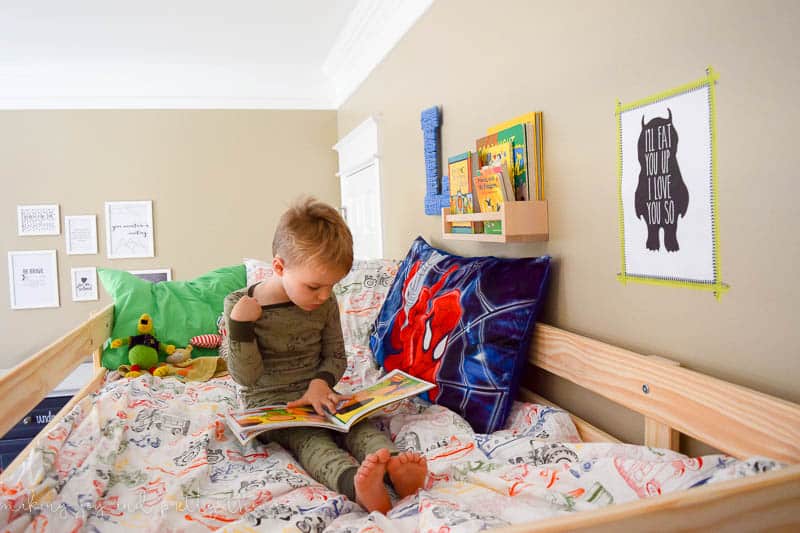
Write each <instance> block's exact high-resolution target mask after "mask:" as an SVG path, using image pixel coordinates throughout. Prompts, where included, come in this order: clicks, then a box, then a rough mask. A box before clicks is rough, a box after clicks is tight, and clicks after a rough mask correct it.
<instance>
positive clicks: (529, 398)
mask: <svg viewBox="0 0 800 533" xmlns="http://www.w3.org/2000/svg"><path fill="white" fill-rule="evenodd" d="M518 395H519V398H520V399H521V400H523V401H526V402H531V403H538V404H540V405H549V406H550V407H555V408H556V409H562V410H563V411H567V410H566V409H563V408H561V407H559V406H558V405H556V404H554V403H553V402H551V401H550V400H547V399H546V398H543V397H541V396H539V395H538V394H536V393H534V392H531V391H529V390H528V389H526V388H525V387H520V388H519V393H518ZM567 412H568V413H569V411H567ZM569 416H570V417H571V418H572V422H573V423H574V424H575V427H576V428H577V429H578V434H579V435H580V436H581V440H583V442H616V443H620V442H622V441H620V440H619V439H617V438H616V437H614V436H613V435H609V434H608V433H606V432H605V431H603V430H602V429H599V428H597V427H595V426H593V425H592V424H590V423H589V422H587V421H586V420H584V419H582V418H580V417H579V416H575V415H573V414H572V413H569Z"/></svg>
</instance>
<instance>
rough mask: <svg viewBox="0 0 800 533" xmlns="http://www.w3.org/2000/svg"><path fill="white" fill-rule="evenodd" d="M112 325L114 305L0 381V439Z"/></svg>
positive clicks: (101, 341)
mask: <svg viewBox="0 0 800 533" xmlns="http://www.w3.org/2000/svg"><path fill="white" fill-rule="evenodd" d="M113 321H114V304H110V305H108V306H107V307H105V308H104V309H102V310H100V311H99V312H98V313H97V314H96V315H94V316H93V317H92V318H90V319H89V320H88V321H86V322H84V323H83V324H81V325H80V326H78V327H76V328H75V329H73V330H72V331H70V332H69V333H67V334H66V335H64V336H63V337H61V338H60V339H58V340H57V341H55V342H54V343H53V344H51V345H50V346H48V347H46V348H44V349H42V350H40V351H39V352H38V353H37V354H35V355H33V356H31V357H29V358H28V359H26V360H25V361H23V362H21V363H20V364H18V365H17V366H15V367H14V368H12V369H11V370H10V371H9V372H8V373H7V374H6V375H5V376H3V377H2V378H0V398H3V412H2V413H0V435H5V434H6V432H8V430H9V429H11V428H12V427H13V426H14V425H15V424H16V423H17V422H19V420H20V419H21V418H22V417H23V416H25V414H26V413H28V412H29V411H30V410H31V409H33V408H34V407H36V405H37V404H38V403H39V402H40V401H41V400H42V399H43V398H44V397H45V396H47V394H48V393H49V392H50V391H51V390H53V389H54V388H55V387H56V386H57V385H58V384H59V383H61V381H63V380H64V378H66V377H67V376H68V375H69V373H70V372H72V370H73V369H74V368H75V367H76V366H78V365H79V364H80V363H81V362H82V361H83V360H84V359H85V358H86V356H87V355H89V354H90V353H92V352H94V351H95V350H96V349H98V348H99V347H101V346H102V345H103V342H105V340H106V339H107V338H108V336H109V335H110V334H111V325H112V323H113ZM20 391H25V393H24V394H20Z"/></svg>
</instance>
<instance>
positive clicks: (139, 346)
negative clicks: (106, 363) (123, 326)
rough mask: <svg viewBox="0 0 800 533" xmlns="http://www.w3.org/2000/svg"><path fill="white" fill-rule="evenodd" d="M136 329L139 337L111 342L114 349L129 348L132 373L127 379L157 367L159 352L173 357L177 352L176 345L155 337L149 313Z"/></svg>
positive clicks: (129, 373)
mask: <svg viewBox="0 0 800 533" xmlns="http://www.w3.org/2000/svg"><path fill="white" fill-rule="evenodd" d="M136 329H137V331H139V335H134V336H132V337H127V338H125V339H114V340H113V341H111V347H112V348H119V347H120V346H122V345H123V344H124V345H126V346H128V361H130V363H131V371H130V372H128V373H127V374H125V377H127V378H132V377H136V376H140V375H141V373H142V372H141V371H142V370H150V369H152V368H153V367H155V366H157V365H158V352H159V351H161V352H164V353H165V354H167V355H172V353H173V352H174V351H175V345H174V344H164V343H162V342H159V341H158V339H156V338H155V337H154V336H153V320H152V319H151V318H150V315H148V314H147V313H144V314H143V315H142V316H140V317H139V323H138V324H137V326H136Z"/></svg>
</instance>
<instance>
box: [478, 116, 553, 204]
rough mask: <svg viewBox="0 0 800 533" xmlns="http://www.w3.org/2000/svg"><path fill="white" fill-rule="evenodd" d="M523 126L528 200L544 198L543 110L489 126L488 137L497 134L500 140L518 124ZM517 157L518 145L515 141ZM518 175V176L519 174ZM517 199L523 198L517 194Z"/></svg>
mask: <svg viewBox="0 0 800 533" xmlns="http://www.w3.org/2000/svg"><path fill="white" fill-rule="evenodd" d="M520 125H521V126H523V128H524V130H525V152H526V159H525V163H526V165H527V166H526V173H525V174H526V180H527V186H528V198H526V199H528V200H544V199H545V195H544V164H543V161H544V159H543V154H544V119H543V114H542V112H541V111H534V112H531V113H527V114H525V115H521V116H519V117H516V118H513V119H511V120H508V121H506V122H501V123H500V124H496V125H494V126H492V127H490V128H489V130H488V132H487V133H488V135H487V137H488V138H491V137H493V136H494V135H496V136H497V138H498V142H502V140H503V139H505V138H507V136H508V135H510V134H511V133H510V132H511V131H514V128H515V127H517V126H520ZM514 149H515V157H516V154H517V145H516V142H515V143H514ZM517 177H518V176H517ZM516 199H517V200H520V199H521V198H520V197H519V196H517V198H516Z"/></svg>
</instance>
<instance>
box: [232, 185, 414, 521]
mask: <svg viewBox="0 0 800 533" xmlns="http://www.w3.org/2000/svg"><path fill="white" fill-rule="evenodd" d="M272 254H273V259H272V268H273V271H274V275H273V276H271V277H269V278H267V279H266V280H264V281H262V282H260V283H257V284H255V285H252V286H250V287H247V288H246V289H242V290H239V291H235V292H233V293H231V294H229V295H228V297H227V298H226V299H225V322H226V325H227V327H228V332H229V341H228V342H229V355H228V370H229V371H230V374H231V376H232V377H233V380H234V381H235V382H236V383H237V384H238V385H239V393H240V396H241V398H242V400H243V403H244V404H245V405H246V406H247V407H257V406H261V405H270V404H277V403H288V406H289V407H295V406H300V405H311V406H313V408H314V410H315V411H316V412H317V413H319V414H320V415H321V414H323V409H327V410H328V411H329V412H334V411H335V410H336V405H337V404H338V403H339V402H340V401H341V400H343V399H345V398H344V397H342V396H340V395H339V394H337V393H335V392H334V391H333V389H332V387H333V386H334V385H335V384H336V383H337V382H338V381H339V379H340V378H341V377H342V374H343V373H344V370H345V367H346V366H347V359H346V356H345V351H344V341H343V339H342V328H341V324H340V322H339V307H338V305H337V302H336V297H335V295H334V294H333V285H334V284H335V283H336V282H338V281H339V280H340V279H342V278H343V277H344V276H345V275H346V274H347V273H348V272H349V271H350V268H351V266H352V264H353V238H352V235H351V234H350V230H349V229H348V228H347V224H346V223H345V221H344V220H343V219H342V217H341V216H340V215H339V213H338V212H337V211H336V210H335V209H334V208H333V207H331V206H329V205H327V204H324V203H322V202H319V201H317V200H314V199H313V198H308V199H304V200H301V201H299V202H297V203H295V204H294V205H293V206H292V207H290V208H289V210H288V211H286V212H285V213H284V214H283V215H282V216H281V218H280V221H279V222H278V227H277V229H276V230H275V236H274V238H273V241H272ZM334 434H335V435H334ZM262 437H264V440H265V441H273V442H277V443H278V444H280V445H281V446H283V447H284V448H286V449H288V450H289V451H291V453H292V454H294V456H295V457H296V458H297V459H298V461H299V463H300V464H301V465H302V466H303V468H305V469H306V470H307V471H308V472H309V474H311V476H312V477H313V478H314V479H316V480H317V481H319V482H320V483H322V484H324V485H325V486H327V487H328V488H330V489H332V490H335V491H338V492H340V493H342V494H344V495H346V496H347V497H348V498H350V499H351V500H352V501H356V502H358V503H359V504H360V505H361V506H362V507H364V508H365V509H367V510H368V511H379V512H382V513H386V512H387V511H389V510H390V509H391V501H390V499H389V493H388V492H387V490H386V486H385V485H384V475H385V474H387V473H388V475H389V479H390V480H391V481H392V484H393V485H394V488H395V490H396V491H397V493H398V495H399V496H400V497H405V496H408V495H410V494H414V493H415V492H416V491H417V490H418V489H419V488H420V487H421V486H422V484H423V482H424V480H425V476H426V474H427V464H426V462H425V459H424V458H423V457H422V456H420V455H419V454H417V453H411V452H402V453H400V452H398V449H397V447H396V446H395V445H394V443H393V442H392V441H391V439H389V437H387V436H386V434H384V433H383V432H381V431H379V430H378V429H377V428H375V426H374V425H373V424H372V423H371V422H369V421H368V420H367V421H364V422H361V423H359V424H356V425H355V426H353V427H352V428H351V429H350V432H349V433H346V434H344V436H343V439H342V438H340V437H341V434H339V433H337V432H334V431H332V430H328V429H324V428H287V429H278V430H272V431H270V432H268V433H265V434H262V435H260V436H259V439H261V438H262ZM337 440H340V441H343V444H344V447H345V448H346V449H347V450H349V451H350V453H352V454H353V456H355V459H354V458H353V456H351V455H350V454H348V452H347V451H345V450H344V449H342V448H341V447H340V446H339V444H337ZM359 463H360V464H359Z"/></svg>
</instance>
